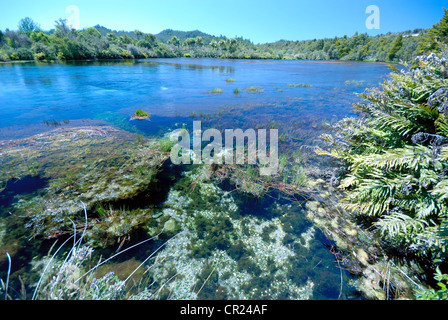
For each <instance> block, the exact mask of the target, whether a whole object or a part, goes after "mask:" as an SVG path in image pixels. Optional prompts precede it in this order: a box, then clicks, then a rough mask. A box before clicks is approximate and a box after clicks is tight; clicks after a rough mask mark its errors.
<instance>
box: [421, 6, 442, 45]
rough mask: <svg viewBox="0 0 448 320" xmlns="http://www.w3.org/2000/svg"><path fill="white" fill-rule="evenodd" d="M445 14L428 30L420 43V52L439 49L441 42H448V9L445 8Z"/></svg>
mask: <svg viewBox="0 0 448 320" xmlns="http://www.w3.org/2000/svg"><path fill="white" fill-rule="evenodd" d="M444 11H445V15H444V16H443V18H442V19H441V20H440V21H439V23H437V24H435V25H434V26H433V27H432V28H431V29H429V30H428V32H427V34H426V36H424V37H423V39H422V41H421V42H420V43H419V47H418V52H419V53H420V54H422V53H429V52H431V51H435V50H438V49H439V44H438V43H439V42H442V43H448V9H444Z"/></svg>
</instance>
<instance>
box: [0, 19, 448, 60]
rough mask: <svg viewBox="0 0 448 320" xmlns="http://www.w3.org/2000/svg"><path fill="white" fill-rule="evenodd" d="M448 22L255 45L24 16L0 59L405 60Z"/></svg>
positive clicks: (5, 39) (4, 40) (8, 34)
mask: <svg viewBox="0 0 448 320" xmlns="http://www.w3.org/2000/svg"><path fill="white" fill-rule="evenodd" d="M446 23H447V19H446V14H445V17H444V18H443V19H442V21H441V22H440V23H439V24H438V25H435V26H434V27H433V28H431V29H426V30H424V29H416V30H412V31H405V32H400V33H388V34H384V35H378V36H369V35H367V34H366V33H362V34H358V33H355V34H354V35H353V36H351V37H348V36H343V37H335V38H328V39H313V40H307V41H285V40H280V41H277V42H274V43H266V44H254V43H252V42H251V41H249V40H247V39H243V38H226V37H223V36H220V37H215V36H211V35H207V34H205V33H202V32H199V31H193V32H180V31H173V30H165V31H163V32H161V33H160V34H159V35H153V34H150V33H143V32H141V31H139V30H135V31H132V32H117V31H112V30H110V29H107V28H104V27H101V26H95V27H92V28H87V29H84V30H81V31H79V30H75V29H73V28H71V27H70V25H69V24H68V23H67V21H66V20H63V19H59V20H58V21H56V22H55V28H54V29H52V30H50V31H43V30H42V29H41V28H40V26H39V24H38V23H36V22H35V21H33V19H31V18H29V17H27V18H24V19H21V20H20V21H19V23H18V27H17V30H15V31H14V30H9V29H6V30H4V31H0V61H3V62H8V61H17V60H37V61H41V60H112V59H145V58H176V57H192V58H224V59H279V60H282V59H287V60H353V61H383V62H400V61H411V60H412V58H413V57H414V56H416V55H419V54H423V53H425V52H428V51H431V50H434V49H435V47H434V46H435V44H434V43H435V42H434V41H433V40H434V38H437V37H442V38H443V37H446V33H445V34H444V33H443V28H444V26H445V24H446ZM437 26H438V27H437Z"/></svg>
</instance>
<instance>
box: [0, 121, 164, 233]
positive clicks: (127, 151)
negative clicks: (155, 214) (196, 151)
mask: <svg viewBox="0 0 448 320" xmlns="http://www.w3.org/2000/svg"><path fill="white" fill-rule="evenodd" d="M1 145H2V148H1V151H0V157H1V159H2V161H3V163H4V166H3V167H2V171H3V175H2V176H1V178H0V179H1V180H3V181H4V180H5V179H7V177H8V176H9V177H11V176H13V177H22V176H24V175H26V174H27V173H28V169H29V168H28V163H30V162H31V163H34V164H35V173H36V175H38V176H40V177H45V178H47V179H49V185H48V187H46V188H45V189H43V190H42V191H41V192H40V195H37V196H35V197H33V198H32V199H27V200H24V199H21V200H19V201H17V202H16V203H14V204H13V210H14V211H15V212H18V213H20V214H24V215H26V216H27V217H28V218H29V223H28V227H30V228H31V229H32V232H33V234H34V235H42V236H45V237H51V236H57V235H60V234H64V233H69V232H73V231H74V229H75V230H77V231H78V232H82V231H83V230H84V228H87V229H88V230H89V231H88V232H90V234H91V235H94V236H95V237H98V235H101V234H102V235H103V236H104V237H112V238H114V237H115V238H119V239H120V240H121V237H123V236H126V235H128V234H129V233H130V232H131V231H132V229H133V228H134V227H136V226H138V225H140V224H142V223H144V222H145V221H147V220H148V219H149V218H150V217H151V215H152V211H151V210H149V211H141V210H131V209H126V208H115V207H114V206H117V205H119V206H123V205H120V203H122V202H123V201H131V202H132V199H133V198H135V197H136V196H139V195H141V194H145V193H148V192H150V189H151V186H152V185H153V184H155V183H156V182H155V180H154V177H155V176H156V174H157V173H158V171H159V169H160V168H161V166H162V164H163V163H164V161H165V160H166V159H167V158H168V154H167V153H166V152H162V151H160V150H159V144H158V143H157V141H155V140H146V141H142V140H141V139H140V140H138V141H137V139H136V136H135V135H133V134H130V133H128V132H124V131H119V130H117V129H115V128H113V127H105V126H101V127H78V128H71V129H62V128H60V129H57V130H53V131H50V132H46V133H43V134H39V135H36V136H33V137H30V138H28V139H22V140H19V141H7V142H5V141H4V142H1ZM103 205H105V207H106V208H107V209H103V208H102V207H103ZM84 210H85V211H84Z"/></svg>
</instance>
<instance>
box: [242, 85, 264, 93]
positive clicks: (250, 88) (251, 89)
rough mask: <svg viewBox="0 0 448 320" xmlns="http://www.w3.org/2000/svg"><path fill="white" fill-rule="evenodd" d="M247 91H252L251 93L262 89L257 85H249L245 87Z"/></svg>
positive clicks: (259, 91) (260, 91) (262, 90)
mask: <svg viewBox="0 0 448 320" xmlns="http://www.w3.org/2000/svg"><path fill="white" fill-rule="evenodd" d="M246 91H247V92H252V93H263V92H264V89H263V88H261V87H257V86H251V87H249V88H246Z"/></svg>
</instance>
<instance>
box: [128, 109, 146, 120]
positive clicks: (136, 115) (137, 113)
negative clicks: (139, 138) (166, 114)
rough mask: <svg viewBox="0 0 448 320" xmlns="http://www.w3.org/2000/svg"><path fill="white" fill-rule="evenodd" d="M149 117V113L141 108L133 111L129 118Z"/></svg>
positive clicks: (140, 118) (142, 118) (141, 118)
mask: <svg viewBox="0 0 448 320" xmlns="http://www.w3.org/2000/svg"><path fill="white" fill-rule="evenodd" d="M150 117H151V114H150V113H148V112H146V111H143V110H142V109H137V110H136V111H135V113H134V115H133V116H132V117H131V120H134V119H137V120H144V119H149V118H150Z"/></svg>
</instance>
